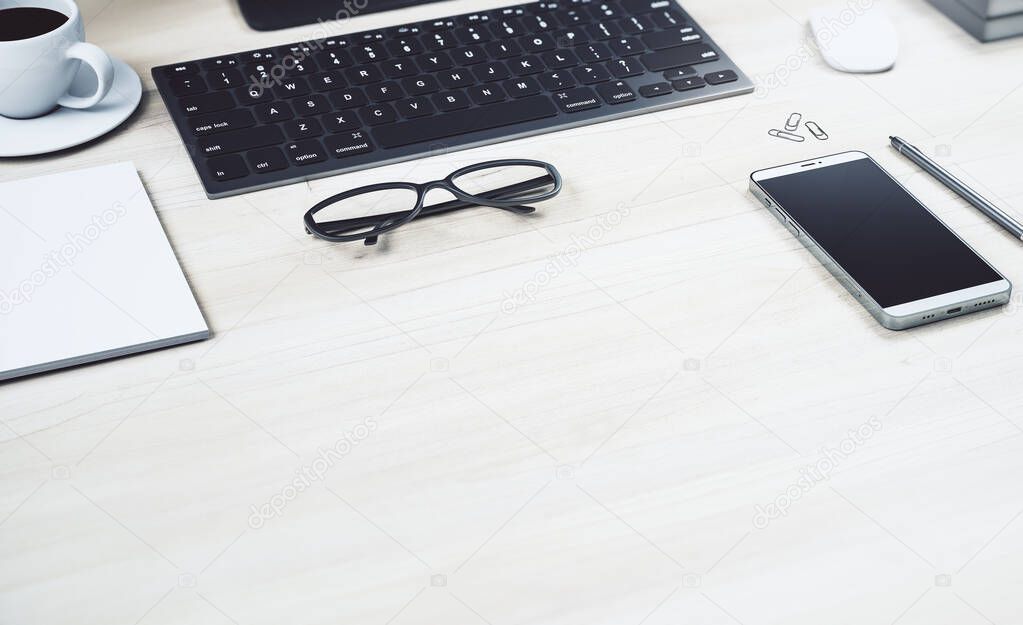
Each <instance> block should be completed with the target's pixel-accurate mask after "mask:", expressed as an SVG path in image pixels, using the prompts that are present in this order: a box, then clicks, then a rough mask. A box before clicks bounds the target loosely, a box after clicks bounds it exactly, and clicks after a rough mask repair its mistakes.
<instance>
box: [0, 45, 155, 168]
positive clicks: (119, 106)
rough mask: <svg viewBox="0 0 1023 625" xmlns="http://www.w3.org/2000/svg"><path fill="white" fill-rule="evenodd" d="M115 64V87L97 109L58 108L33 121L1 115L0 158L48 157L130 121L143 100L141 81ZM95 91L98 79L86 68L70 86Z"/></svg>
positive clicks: (81, 91) (83, 91)
mask: <svg viewBox="0 0 1023 625" xmlns="http://www.w3.org/2000/svg"><path fill="white" fill-rule="evenodd" d="M110 60H111V61H113V62H114V84H113V86H112V87H111V88H110V93H108V94H107V97H105V98H103V101H102V102H100V103H99V104H97V105H96V106H94V107H92V108H90V109H85V110H77V109H69V108H63V107H61V108H58V109H57V110H55V111H54V112H52V113H50V114H49V115H43V116H42V117H36V118H34V119H10V118H9V117H3V116H0V157H4V156H32V155H35V154H46V153H48V152H56V151H57V150H64V149H67V148H71V147H74V146H76V145H81V144H83V143H85V142H86V141H91V140H93V139H95V138H96V137H99V136H101V135H104V134H106V133H108V132H110V131H111V130H113V129H114V128H117V127H118V126H120V125H121V123H122V122H123V121H124V120H126V119H128V117H130V116H131V114H132V113H133V112H135V108H136V107H138V105H139V102H140V101H141V100H142V81H141V80H139V76H138V74H136V73H135V70H133V69H132V68H130V67H128V65H127V64H125V63H124V62H122V61H120V60H118V59H114V58H111V59H110ZM95 91H96V76H95V75H94V74H93V73H92V70H90V69H88V68H87V67H83V69H82V70H80V71H79V72H78V75H77V76H75V80H74V82H73V83H72V84H71V94H72V95H88V94H90V93H94V92H95Z"/></svg>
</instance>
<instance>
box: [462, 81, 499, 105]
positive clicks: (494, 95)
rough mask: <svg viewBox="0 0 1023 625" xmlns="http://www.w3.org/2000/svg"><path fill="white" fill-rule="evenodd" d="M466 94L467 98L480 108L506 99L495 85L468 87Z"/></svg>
mask: <svg viewBox="0 0 1023 625" xmlns="http://www.w3.org/2000/svg"><path fill="white" fill-rule="evenodd" d="M468 92H469V98H470V99H471V100H472V101H473V102H475V103H476V104H478V105H480V106H482V105H484V104H493V103H495V102H500V101H502V100H505V99H506V96H505V95H504V91H503V90H502V89H501V88H500V87H499V86H497V85H483V86H480V87H470V88H469V89H468Z"/></svg>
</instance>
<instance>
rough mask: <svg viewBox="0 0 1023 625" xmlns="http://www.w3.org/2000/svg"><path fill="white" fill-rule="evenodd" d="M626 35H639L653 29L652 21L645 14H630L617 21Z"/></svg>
mask: <svg viewBox="0 0 1023 625" xmlns="http://www.w3.org/2000/svg"><path fill="white" fill-rule="evenodd" d="M618 25H619V26H621V27H622V30H624V31H625V34H626V35H640V34H642V33H646V32H650V31H651V30H653V29H654V23H653V21H652V20H651V19H650V18H648V17H646V16H645V15H630V16H629V17H627V18H625V19H624V20H622V21H620V22H618Z"/></svg>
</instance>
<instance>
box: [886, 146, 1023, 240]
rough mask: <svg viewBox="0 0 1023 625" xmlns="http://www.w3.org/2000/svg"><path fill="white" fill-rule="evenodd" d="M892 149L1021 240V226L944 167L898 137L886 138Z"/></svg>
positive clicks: (1022, 230) (1022, 231)
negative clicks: (889, 141)
mask: <svg viewBox="0 0 1023 625" xmlns="http://www.w3.org/2000/svg"><path fill="white" fill-rule="evenodd" d="M888 138H889V139H890V140H891V142H892V147H893V148H895V150H896V151H898V153H899V154H901V155H903V156H905V157H906V158H908V159H909V160H911V161H913V162H914V163H916V164H917V165H918V166H919V167H920V169H922V170H924V171H926V172H927V173H929V174H930V175H931V176H933V177H934V178H936V179H937V180H938V181H939V182H941V184H943V185H945V186H946V187H948V188H949V189H951V190H952V191H954V192H955V194H956V195H958V196H959V197H961V198H963V199H964V200H966V201H967V202H969V203H970V204H972V205H973V206H974V207H975V208H976V209H977V210H979V211H980V212H982V213H984V214H985V215H987V216H988V217H990V218H991V220H992V221H994V222H995V223H997V224H998V225H999V226H1001V227H1002V228H1005V229H1006V230H1007V231H1008V232H1009V234H1011V235H1012V236H1013V237H1015V238H1017V239H1020V240H1023V224H1020V223H1019V222H1018V221H1016V220H1015V219H1013V218H1012V216H1011V215H1009V214H1008V213H1006V212H1005V211H1003V210H1002V209H1000V208H998V207H997V206H995V205H994V204H992V203H991V202H990V201H989V200H988V199H987V198H985V197H984V196H983V195H981V194H979V193H977V192H976V191H974V190H973V189H971V188H970V187H969V185H967V184H966V183H965V182H963V181H962V180H960V179H958V178H956V177H955V176H953V175H952V174H951V173H950V172H948V171H947V170H946V169H945V168H944V167H942V166H941V165H938V164H937V163H935V162H934V161H933V160H931V159H930V158H928V157H927V155H926V154H924V153H923V152H921V151H920V149H919V148H917V147H914V146H912V145H910V144H908V143H906V142H905V141H903V140H902V139H900V138H898V137H888Z"/></svg>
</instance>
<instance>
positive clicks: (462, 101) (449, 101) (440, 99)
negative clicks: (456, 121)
mask: <svg viewBox="0 0 1023 625" xmlns="http://www.w3.org/2000/svg"><path fill="white" fill-rule="evenodd" d="M433 103H434V104H436V105H437V108H438V109H440V110H442V111H444V112H446V113H447V112H450V111H457V110H460V109H467V108H469V98H468V97H466V95H465V94H464V93H462V92H461V91H445V92H444V93H438V94H437V95H435V96H433Z"/></svg>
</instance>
